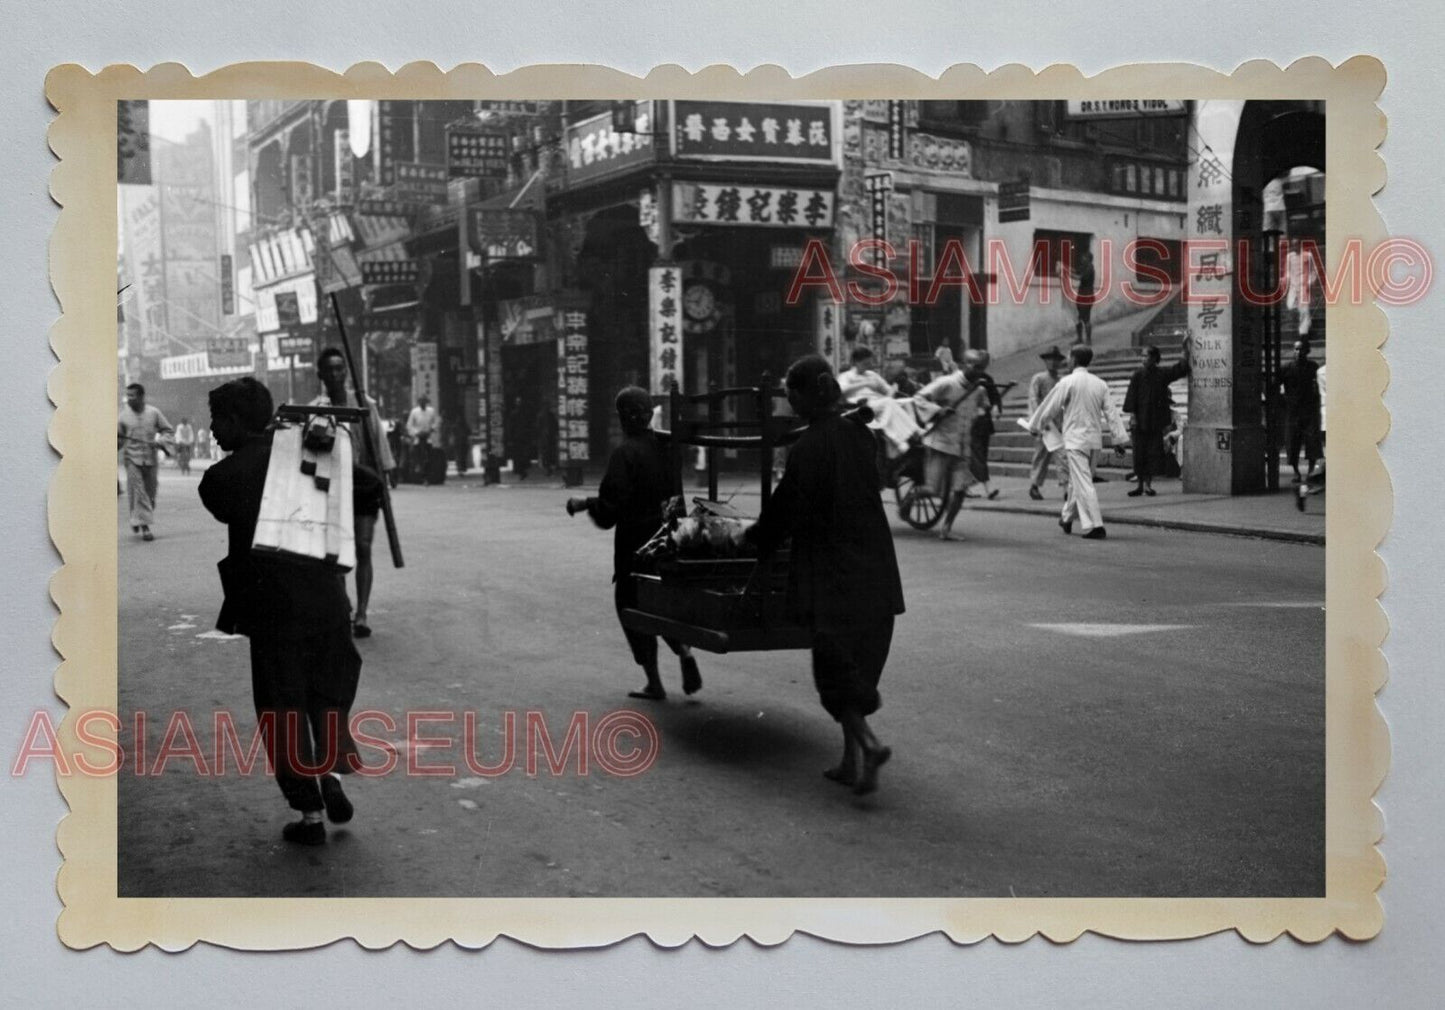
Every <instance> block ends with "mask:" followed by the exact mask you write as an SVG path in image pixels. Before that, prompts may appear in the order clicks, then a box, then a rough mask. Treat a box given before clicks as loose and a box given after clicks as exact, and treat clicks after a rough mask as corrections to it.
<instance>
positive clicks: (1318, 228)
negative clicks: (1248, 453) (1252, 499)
mask: <svg viewBox="0 0 1445 1010" xmlns="http://www.w3.org/2000/svg"><path fill="white" fill-rule="evenodd" d="M1324 171H1325V114H1324V105H1323V103H1322V102H1279V101H1268V102H1266V101H1258V102H1246V103H1245V104H1244V109H1243V112H1242V114H1241V116H1240V121H1239V132H1238V135H1237V137H1236V140H1235V147H1234V166H1233V171H1232V173H1231V174H1232V176H1233V190H1234V194H1233V195H1234V211H1235V229H1234V231H1235V244H1236V247H1238V245H1239V244H1240V243H1241V242H1245V243H1248V246H1249V250H1250V255H1249V267H1250V272H1251V274H1252V276H1251V277H1249V278H1247V279H1248V280H1249V281H1250V289H1251V290H1252V291H1254V292H1268V293H1269V294H1270V298H1269V299H1268V300H1267V304H1261V303H1260V300H1259V299H1250V298H1245V297H1242V294H1243V292H1242V291H1236V297H1235V298H1234V299H1233V317H1234V330H1235V333H1236V334H1238V335H1239V343H1240V344H1241V346H1240V352H1241V360H1240V361H1239V362H1238V365H1245V364H1247V362H1249V361H1251V360H1253V361H1255V362H1257V368H1254V369H1246V368H1241V367H1238V366H1237V367H1236V369H1235V377H1236V378H1235V381H1236V382H1237V383H1238V382H1241V381H1242V380H1247V379H1249V378H1251V377H1255V376H1257V379H1258V383H1257V386H1256V388H1255V390H1254V391H1253V394H1252V396H1253V398H1254V402H1255V403H1257V404H1258V405H1259V410H1260V412H1261V414H1260V424H1261V426H1262V428H1263V434H1264V438H1263V459H1262V460H1261V472H1260V478H1259V486H1260V487H1261V488H1262V489H1264V490H1268V491H1276V490H1278V489H1279V486H1280V451H1281V449H1282V447H1283V446H1284V445H1285V444H1286V443H1287V442H1288V435H1289V433H1288V431H1287V429H1286V423H1285V416H1284V414H1285V411H1284V407H1283V404H1282V403H1281V402H1280V397H1279V385H1280V376H1281V370H1282V367H1283V364H1284V362H1285V361H1287V360H1288V358H1289V357H1290V355H1291V354H1292V350H1291V348H1292V346H1293V344H1294V343H1295V341H1296V340H1297V339H1300V338H1301V337H1303V338H1304V339H1306V340H1307V341H1309V342H1311V343H1312V344H1314V345H1316V346H1318V348H1319V350H1318V352H1317V355H1316V356H1317V357H1323V353H1324V336H1325V331H1324V312H1323V304H1322V293H1321V291H1320V289H1319V284H1318V274H1317V273H1316V272H1315V271H1314V270H1313V267H1312V264H1313V262H1314V259H1313V255H1312V250H1318V253H1319V262H1321V263H1322V262H1323V259H1324V248H1325V214H1324V210H1325V209H1324V187H1323V179H1324ZM1242 267H1243V264H1241V268H1242ZM1241 279H1242V280H1243V279H1245V278H1241ZM1276 292H1282V293H1283V297H1282V298H1276V297H1275V293H1276ZM1251 490H1253V488H1251Z"/></svg>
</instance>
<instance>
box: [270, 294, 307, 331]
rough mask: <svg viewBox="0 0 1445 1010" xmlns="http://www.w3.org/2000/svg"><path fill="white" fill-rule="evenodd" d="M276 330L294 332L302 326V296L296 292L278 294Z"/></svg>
mask: <svg viewBox="0 0 1445 1010" xmlns="http://www.w3.org/2000/svg"><path fill="white" fill-rule="evenodd" d="M275 297H276V328H277V329H280V330H294V329H295V328H296V327H298V326H300V325H301V302H300V295H299V294H297V293H296V292H295V291H278V292H276V296H275Z"/></svg>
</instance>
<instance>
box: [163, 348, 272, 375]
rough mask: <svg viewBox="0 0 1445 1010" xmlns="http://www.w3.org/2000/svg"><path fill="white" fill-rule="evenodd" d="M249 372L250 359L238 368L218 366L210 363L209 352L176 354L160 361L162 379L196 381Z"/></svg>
mask: <svg viewBox="0 0 1445 1010" xmlns="http://www.w3.org/2000/svg"><path fill="white" fill-rule="evenodd" d="M250 370H251V359H250V357H249V356H248V357H247V358H246V363H245V364H244V365H239V366H228V365H219V364H216V363H214V362H212V361H211V359H210V352H208V351H197V352H195V353H193V354H178V355H175V356H173V357H169V358H162V359H161V378H162V379H198V378H210V377H213V376H217V375H241V374H243V373H245V372H249V371H250Z"/></svg>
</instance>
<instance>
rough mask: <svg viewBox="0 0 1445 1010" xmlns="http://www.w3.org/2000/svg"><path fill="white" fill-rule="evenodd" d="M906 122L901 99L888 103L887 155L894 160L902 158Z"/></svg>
mask: <svg viewBox="0 0 1445 1010" xmlns="http://www.w3.org/2000/svg"><path fill="white" fill-rule="evenodd" d="M906 135H907V122H906V117H905V113H904V107H903V103H902V102H901V101H889V103H888V157H889V158H891V159H892V160H894V161H902V160H903V152H904V147H905V144H904V141H905V139H906Z"/></svg>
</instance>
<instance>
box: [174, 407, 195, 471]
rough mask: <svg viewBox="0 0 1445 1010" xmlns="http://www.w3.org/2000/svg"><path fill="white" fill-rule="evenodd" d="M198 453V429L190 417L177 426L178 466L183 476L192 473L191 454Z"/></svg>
mask: <svg viewBox="0 0 1445 1010" xmlns="http://www.w3.org/2000/svg"><path fill="white" fill-rule="evenodd" d="M195 451H196V429H195V428H194V427H192V426H191V419H190V418H189V417H183V418H181V423H180V424H178V425H176V466H177V468H178V469H179V470H180V471H181V473H183V474H189V473H190V472H191V454H192V453H194V452H195Z"/></svg>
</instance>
